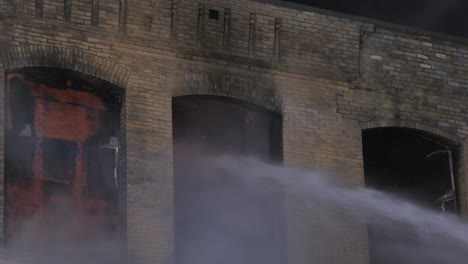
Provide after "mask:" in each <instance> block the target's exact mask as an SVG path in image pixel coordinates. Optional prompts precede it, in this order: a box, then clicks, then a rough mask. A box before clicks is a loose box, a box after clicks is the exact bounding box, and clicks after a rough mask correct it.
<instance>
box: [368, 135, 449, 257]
mask: <svg viewBox="0 0 468 264" xmlns="http://www.w3.org/2000/svg"><path fill="white" fill-rule="evenodd" d="M362 135H363V155H364V172H365V183H366V187H370V188H373V189H377V190H379V191H384V192H387V193H390V194H393V195H397V196H398V197H401V198H403V199H405V200H408V201H411V202H413V203H416V204H418V205H420V206H423V207H425V208H428V209H430V210H437V211H441V212H445V213H456V212H457V204H456V199H457V195H456V170H455V168H456V167H457V166H456V164H455V162H454V161H456V160H457V157H456V156H457V152H456V148H455V146H453V145H452V144H450V143H449V142H447V141H446V140H444V139H442V138H439V137H436V136H434V135H432V134H429V133H425V132H422V131H419V130H415V129H406V128H376V129H368V130H365V131H363V134H362ZM372 223H374V224H372ZM379 224H382V223H377V222H371V224H370V225H369V227H368V231H369V250H370V263H371V264H390V263H404V264H406V263H407V264H409V263H427V261H423V262H421V261H422V260H421V259H418V258H419V257H425V256H418V254H403V253H402V252H406V251H407V249H406V248H404V245H411V247H413V248H418V247H423V245H422V244H420V242H419V240H418V238H417V235H414V233H413V231H412V229H411V227H402V231H401V234H403V235H404V236H403V237H402V236H399V235H397V234H392V232H388V231H385V230H387V229H386V228H383V229H382V226H380V228H377V226H378V225H379ZM398 228H399V227H398ZM431 263H432V262H431ZM434 263H436V262H434Z"/></svg>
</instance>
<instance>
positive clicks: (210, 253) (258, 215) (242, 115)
mask: <svg viewBox="0 0 468 264" xmlns="http://www.w3.org/2000/svg"><path fill="white" fill-rule="evenodd" d="M281 122H282V120H281V116H280V115H279V114H276V113H272V112H270V111H267V110H265V109H262V108H260V107H256V106H253V105H250V104H247V103H245V102H241V101H239V100H234V99H231V98H226V97H215V96H183V97H175V98H173V135H174V179H175V180H174V187H175V237H176V241H175V242H176V263H177V264H188V263H190V264H194V263H200V264H201V263H225V264H231V263H232V264H234V263H236V264H237V263H245V264H254V263H255V264H256V263H278V264H279V263H284V255H283V252H284V247H283V246H282V243H283V240H282V235H283V234H282V231H281V229H282V221H281V216H282V214H281V188H280V187H279V185H278V186H277V185H274V183H272V185H274V186H271V185H269V189H271V191H268V192H265V191H261V190H256V191H255V190H252V188H248V186H246V185H245V182H243V181H241V180H240V179H237V178H235V177H231V176H230V175H227V176H226V175H222V177H221V175H219V172H213V171H209V170H207V169H206V168H204V166H203V162H202V159H201V158H200V157H201V155H204V154H208V155H217V154H231V155H242V156H251V157H255V158H258V159H262V160H265V161H269V162H278V161H280V160H281V159H282V153H281V149H282V140H281V133H282V124H281ZM194 153H196V154H195V155H193V154H194ZM239 169H240V168H239Z"/></svg>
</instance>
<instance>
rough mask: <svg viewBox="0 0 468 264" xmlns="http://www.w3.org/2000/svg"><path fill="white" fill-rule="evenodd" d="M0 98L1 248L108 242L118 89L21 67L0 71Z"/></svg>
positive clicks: (113, 208)
mask: <svg viewBox="0 0 468 264" xmlns="http://www.w3.org/2000/svg"><path fill="white" fill-rule="evenodd" d="M5 95H6V100H5V102H6V121H7V122H6V126H5V132H6V133H5V199H6V202H5V211H6V217H5V234H6V241H7V243H10V242H12V243H14V242H18V241H21V243H25V242H27V243H36V242H38V241H40V242H41V244H44V243H47V242H49V241H51V242H52V241H54V242H57V241H60V240H63V241H77V240H78V241H81V240H87V239H91V238H116V237H117V236H118V235H119V228H120V225H119V221H120V217H119V215H118V197H119V196H118V190H119V186H118V185H119V179H118V173H117V171H118V167H119V164H118V160H119V159H118V155H119V152H118V150H119V147H120V146H121V144H124V142H119V141H120V140H119V139H120V134H121V132H122V131H121V130H122V128H121V125H122V124H121V120H120V118H121V109H122V98H123V91H122V90H121V89H119V88H117V87H114V86H113V85H111V84H109V83H107V82H104V81H102V80H98V79H96V78H93V77H91V76H87V75H83V74H79V73H77V72H72V71H68V70H63V69H57V68H23V69H20V70H18V71H15V72H9V73H7V75H6V89H5Z"/></svg>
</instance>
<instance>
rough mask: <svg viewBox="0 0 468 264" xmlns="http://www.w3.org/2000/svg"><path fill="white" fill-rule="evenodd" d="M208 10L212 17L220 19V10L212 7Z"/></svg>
mask: <svg viewBox="0 0 468 264" xmlns="http://www.w3.org/2000/svg"><path fill="white" fill-rule="evenodd" d="M208 12H209V17H210V19H214V20H219V11H218V10H214V9H210V10H209V11H208Z"/></svg>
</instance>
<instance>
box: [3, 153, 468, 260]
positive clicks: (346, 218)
mask: <svg viewBox="0 0 468 264" xmlns="http://www.w3.org/2000/svg"><path fill="white" fill-rule="evenodd" d="M188 168H190V170H191V172H192V173H193V176H196V177H200V180H201V181H216V182H218V183H219V185H217V186H222V188H221V189H218V190H208V191H205V192H204V193H202V194H200V195H199V196H196V197H198V198H200V197H203V200H202V201H205V202H207V201H211V202H210V205H211V204H213V202H214V203H216V204H218V205H221V206H215V207H213V210H204V211H198V215H199V217H197V218H196V219H193V221H199V222H200V223H194V225H193V226H192V227H197V226H198V227H199V229H200V230H196V231H197V232H195V233H193V234H192V235H191V236H188V237H187V241H184V246H185V249H184V250H182V251H179V252H177V251H176V260H177V261H176V262H177V263H191V264H201V263H205V264H211V263H212V264H215V263H216V264H217V263H257V264H267V261H268V263H272V262H273V263H286V262H284V261H285V259H276V258H271V257H268V256H277V254H276V253H277V252H275V251H274V250H276V249H273V248H271V244H268V243H265V244H264V243H263V242H265V241H266V240H252V241H254V242H255V243H250V244H249V242H248V241H249V239H251V238H252V237H259V236H260V237H261V238H262V239H265V238H268V236H263V235H264V234H262V232H264V231H265V230H266V229H265V230H263V229H262V228H260V229H258V228H257V227H258V226H262V223H258V222H257V223H255V221H257V220H258V221H262V219H266V217H270V216H266V217H265V216H262V215H259V214H261V213H264V212H266V211H256V210H251V209H252V208H254V207H249V204H258V203H257V202H258V201H255V200H253V199H263V198H265V197H269V195H270V194H271V193H277V192H278V191H279V192H281V195H280V196H279V197H281V199H279V200H276V201H277V202H278V201H279V202H280V205H279V206H280V208H281V211H282V212H283V213H285V212H286V211H287V208H285V207H286V203H285V202H284V201H285V199H291V197H293V198H294V199H295V200H302V201H303V202H304V204H305V205H306V207H307V210H308V211H309V212H310V213H312V214H317V222H314V223H313V224H314V225H319V226H322V228H323V229H322V231H321V232H319V233H318V234H317V236H316V237H314V238H313V239H314V240H317V241H327V240H329V239H332V238H331V237H329V236H328V235H327V232H330V233H333V230H332V229H333V225H334V223H335V221H336V223H337V224H340V223H343V222H346V223H353V225H354V226H356V224H357V225H362V227H363V228H364V229H365V228H366V226H371V227H372V228H371V229H369V230H372V232H374V233H375V234H374V237H377V238H380V241H379V243H377V244H376V245H370V247H371V248H372V254H373V255H374V256H375V255H376V256H378V257H380V259H384V261H382V262H379V263H428V264H431V263H434V264H435V263H446V264H458V263H465V262H466V258H467V257H468V237H467V236H466V234H467V232H468V225H466V224H465V223H463V222H462V221H461V220H460V219H459V218H458V217H457V216H455V215H450V214H442V213H440V212H437V211H434V210H432V209H425V208H423V207H421V206H418V205H416V204H413V203H410V202H408V201H405V200H402V199H400V198H398V197H395V196H392V195H389V194H385V193H382V192H378V191H374V190H370V189H365V188H361V187H355V188H350V187H342V186H341V185H340V184H339V183H340V182H339V180H337V178H336V177H333V176H332V175H327V173H326V172H320V171H308V170H303V169H297V168H289V167H287V166H280V165H272V164H268V163H265V162H262V161H259V160H256V159H252V158H245V157H234V156H219V155H217V156H203V155H201V154H200V155H197V156H196V158H194V159H193V163H192V164H191V165H190V166H188ZM354 177H358V176H356V175H354ZM330 179H333V180H330ZM223 183H228V184H223ZM233 183H236V184H235V186H237V187H233V186H234V185H233ZM239 186H242V188H239ZM239 190H242V192H239ZM227 193H228V194H227ZM251 193H255V194H257V195H255V196H251V195H250V194H251ZM262 197H263V198H262ZM197 202H200V201H194V203H197ZM260 204H263V205H265V203H260ZM192 205H193V204H192ZM223 205H225V206H224V207H223ZM176 206H180V204H179V205H177V204H176ZM245 208H248V209H247V210H246V209H245ZM45 210H48V209H47V208H46V209H45ZM220 216H221V217H220ZM40 217H41V216H40V215H36V216H35V217H32V218H30V219H28V220H27V223H26V224H24V225H23V228H22V231H21V232H20V235H19V236H18V237H17V239H16V240H15V241H11V242H10V243H9V244H8V246H7V247H6V249H4V250H2V252H0V255H1V261H0V263H4V262H2V261H6V260H7V261H8V263H11V262H13V263H39V264H42V263H44V264H45V263H48V264H59V263H60V264H63V263H70V264H74V263H96V264H97V263H100V264H107V263H109V264H110V263H125V262H126V258H125V250H126V248H125V243H124V241H119V240H115V239H111V238H109V237H106V236H98V235H97V236H95V237H94V238H93V239H88V240H86V241H74V242H70V241H71V240H70V239H69V237H68V234H69V229H70V228H71V227H72V226H73V225H75V224H76V222H75V223H74V221H78V222H79V221H80V220H79V219H80V217H79V216H74V217H73V218H64V217H62V216H60V215H57V216H56V219H55V220H54V221H56V222H57V223H61V224H57V229H56V230H53V232H54V239H53V240H50V241H48V242H47V241H45V242H44V241H43V242H41V241H40V237H41V235H40V234H38V233H37V230H40V228H37V226H35V225H38V224H40V221H39V220H38V219H40ZM284 217H286V213H285V215H284ZM216 221H223V223H216ZM197 224H201V225H197ZM266 224H267V223H265V225H266ZM281 224H282V225H285V223H281ZM311 224H312V223H311ZM249 226H250V227H249ZM350 226H351V225H350ZM218 227H230V228H227V229H228V230H226V229H222V228H218ZM251 227H255V228H254V229H252V228H251ZM350 228H351V227H350ZM176 231H177V230H176ZM192 231H193V230H192ZM246 231H248V232H249V233H245V232H246ZM349 231H350V234H351V233H352V231H353V230H349ZM243 232H244V233H243ZM345 233H346V232H345ZM345 233H343V234H342V235H343V236H346V234H345ZM281 240H286V237H282V238H281ZM252 241H251V242H252ZM349 241H351V243H353V242H354V238H351V239H350V240H349ZM176 242H177V241H176ZM283 242H287V241H283ZM281 247H282V248H283V249H281ZM277 249H279V250H286V243H284V244H280V245H278V248H277ZM181 253H183V254H182V255H181ZM279 255H281V254H279ZM265 256H266V257H265ZM312 257H313V259H310V263H323V262H322V261H320V254H317V255H316V256H315V255H313V256H312Z"/></svg>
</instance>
